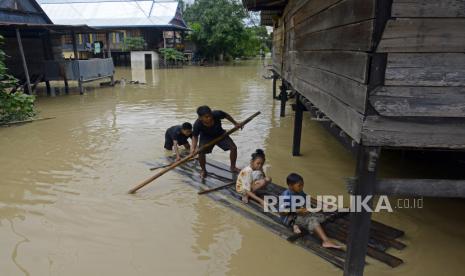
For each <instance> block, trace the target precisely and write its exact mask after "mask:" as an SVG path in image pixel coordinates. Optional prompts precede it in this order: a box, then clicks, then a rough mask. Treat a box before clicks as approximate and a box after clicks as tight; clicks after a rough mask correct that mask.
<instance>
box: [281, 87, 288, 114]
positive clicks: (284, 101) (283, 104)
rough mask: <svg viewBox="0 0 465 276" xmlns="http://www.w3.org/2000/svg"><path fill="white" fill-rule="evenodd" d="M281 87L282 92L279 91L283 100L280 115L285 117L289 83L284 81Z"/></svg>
mask: <svg viewBox="0 0 465 276" xmlns="http://www.w3.org/2000/svg"><path fill="white" fill-rule="evenodd" d="M279 88H280V90H281V93H279V98H280V100H281V112H280V116H281V117H285V116H286V102H287V84H286V82H284V81H283V83H282V85H281V86H280V87H279Z"/></svg>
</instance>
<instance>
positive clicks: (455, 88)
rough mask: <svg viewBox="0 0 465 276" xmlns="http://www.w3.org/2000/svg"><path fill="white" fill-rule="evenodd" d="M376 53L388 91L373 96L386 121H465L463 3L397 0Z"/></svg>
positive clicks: (384, 89) (452, 0) (375, 104)
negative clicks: (382, 62)
mask: <svg viewBox="0 0 465 276" xmlns="http://www.w3.org/2000/svg"><path fill="white" fill-rule="evenodd" d="M391 16H392V18H391V19H390V20H389V21H388V22H387V26H386V29H385V30H384V33H383V35H382V38H381V42H380V44H379V46H378V48H377V52H380V53H387V67H386V76H385V83H384V84H385V87H382V88H380V89H378V90H376V91H375V92H374V93H373V95H371V96H370V102H371V104H372V105H373V106H374V107H375V109H376V110H377V111H378V113H379V114H380V115H383V116H396V117H402V116H415V117H459V118H464V117H465V93H464V89H465V66H464V64H465V0H393V4H392V13H391Z"/></svg>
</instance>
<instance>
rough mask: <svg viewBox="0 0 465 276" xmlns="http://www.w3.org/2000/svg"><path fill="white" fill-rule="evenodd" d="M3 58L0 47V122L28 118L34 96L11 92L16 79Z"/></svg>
mask: <svg viewBox="0 0 465 276" xmlns="http://www.w3.org/2000/svg"><path fill="white" fill-rule="evenodd" d="M0 45H3V37H2V36H0ZM5 58H6V54H5V52H4V51H3V50H1V49H0V122H1V123H4V122H11V121H21V120H26V119H29V118H31V117H33V116H34V115H35V110H34V101H35V97H34V96H30V95H26V94H24V93H23V92H22V91H16V92H11V91H12V89H13V88H14V87H15V86H16V85H17V82H18V81H17V80H16V79H15V78H14V77H13V76H11V75H10V74H8V69H7V68H6V66H5Z"/></svg>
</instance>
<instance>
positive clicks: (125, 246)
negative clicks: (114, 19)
mask: <svg viewBox="0 0 465 276" xmlns="http://www.w3.org/2000/svg"><path fill="white" fill-rule="evenodd" d="M144 73H146V74H144V75H145V78H146V82H147V85H131V84H126V85H125V86H122V85H117V86H115V87H113V88H112V87H104V88H100V87H98V84H91V85H89V86H87V87H86V90H87V93H86V95H83V96H79V95H73V94H72V95H60V96H57V97H40V98H39V99H38V109H39V110H40V111H41V116H44V117H47V116H56V119H53V120H48V121H40V122H35V123H31V124H27V125H22V126H17V127H9V128H0V175H1V179H0V275H2V276H4V275H8V276H9V275H303V274H305V275H341V272H340V270H338V269H336V268H334V267H333V266H332V265H330V264H328V263H326V262H325V261H323V260H322V259H320V258H319V257H317V256H315V255H312V254H310V253H308V252H307V251H304V250H303V249H301V248H298V247H295V246H293V245H291V244H289V243H288V242H286V241H284V240H282V239H280V238H278V237H277V236H275V235H274V234H272V233H270V232H268V231H267V230H266V229H264V228H262V227H261V226H259V225H257V224H255V223H254V222H253V221H250V220H248V219H245V218H243V217H241V216H240V215H238V214H236V213H234V212H233V211H231V210H229V209H227V208H225V207H222V206H220V205H219V204H217V203H215V202H214V201H212V200H211V199H209V198H208V197H202V196H198V195H197V194H196V191H195V190H194V189H193V188H191V187H190V186H188V185H186V184H185V183H183V178H182V177H181V176H180V175H178V174H176V173H168V174H166V175H165V176H163V178H161V179H159V180H158V181H157V182H155V183H152V184H151V185H149V186H147V187H146V188H144V189H143V190H141V191H140V192H139V193H138V194H136V195H128V194H126V192H127V190H128V189H129V188H131V187H132V186H134V185H135V184H137V183H138V182H139V181H141V180H144V179H145V178H147V177H149V176H150V175H151V173H150V172H149V171H148V168H149V165H148V164H147V162H157V161H158V160H159V159H160V158H162V157H163V156H165V153H164V151H163V150H162V146H163V139H164V131H165V129H166V128H167V127H169V126H171V125H174V124H179V123H182V122H184V121H193V120H194V119H195V108H196V107H197V106H199V105H203V104H208V105H210V106H212V107H214V108H217V109H223V110H225V111H228V112H229V113H230V114H231V115H232V116H233V117H235V118H237V119H238V120H240V119H243V118H245V117H247V116H248V115H249V114H252V113H253V112H255V111H257V110H260V111H262V113H263V114H262V115H261V116H260V117H258V118H257V119H256V120H254V121H253V122H252V123H250V125H248V126H247V127H246V129H245V130H244V131H242V132H240V133H237V134H235V135H234V136H233V138H234V140H235V141H236V142H237V144H238V145H239V165H240V166H244V165H246V164H247V162H248V158H249V154H250V153H251V152H252V151H253V150H255V149H256V148H264V149H265V150H266V152H267V162H268V164H270V165H271V170H270V174H271V176H272V177H273V179H274V180H275V181H276V182H280V183H283V180H284V178H285V176H286V175H287V174H288V173H289V172H291V171H295V172H298V173H301V174H302V175H303V176H304V177H305V179H306V187H305V190H306V191H307V192H308V193H312V194H345V185H344V178H345V177H348V176H352V175H353V172H354V160H353V158H352V157H351V155H350V154H349V153H348V152H347V151H345V150H344V149H343V148H342V146H341V145H339V144H338V142H337V141H335V140H334V139H333V138H332V137H331V136H330V135H329V134H328V133H327V132H325V131H324V130H323V129H322V128H320V127H319V126H318V124H317V123H316V122H314V121H311V120H310V119H309V118H308V117H307V116H305V121H304V132H303V141H302V155H303V156H301V157H292V156H291V154H290V152H291V143H292V125H293V117H292V112H291V111H290V108H289V106H288V112H287V117H286V118H279V103H278V102H274V101H273V100H272V98H271V81H270V80H265V79H263V78H262V75H263V74H265V71H264V69H263V65H262V64H261V63H259V62H253V63H245V64H240V65H235V66H225V67H210V68H201V67H187V68H183V69H170V70H154V71H153V72H152V71H150V70H149V71H147V72H144ZM136 74H141V73H140V72H138V73H137V72H136ZM117 75H118V77H117V79H119V78H121V77H124V78H126V79H128V80H130V79H131V78H132V74H131V71H130V70H129V69H118V71H117ZM139 77H140V76H139ZM227 127H230V125H229V124H228V125H227ZM212 157H213V158H215V159H218V160H227V158H228V156H227V154H225V153H223V152H221V151H218V150H215V151H214V154H213V156H212ZM396 165H398V164H396V162H394V161H391V162H388V163H387V164H385V166H383V172H382V173H383V174H394V173H395V172H396V171H402V170H405V168H407V165H405V166H404V165H402V166H401V167H400V168H399V166H396ZM419 170H421V168H419ZM463 210H465V206H464V203H463V201H460V200H439V199H434V200H431V199H425V202H424V208H423V209H421V210H419V209H414V210H413V209H410V210H406V209H403V210H396V211H395V212H394V213H392V214H387V213H383V214H376V215H375V218H376V219H378V220H380V221H383V222H386V223H389V224H391V225H393V226H395V227H398V228H401V229H403V230H405V231H406V236H405V237H404V238H403V239H402V241H403V242H405V243H406V244H407V246H408V247H407V248H406V249H405V250H403V251H397V250H392V251H389V252H391V253H393V254H394V255H396V256H398V257H400V258H402V259H403V260H404V261H405V264H404V265H401V266H400V267H398V268H396V269H391V268H389V267H387V266H386V265H384V264H382V263H380V262H377V261H375V260H373V259H368V262H369V263H370V264H369V265H368V266H367V267H366V275H439V274H443V275H448V274H454V275H460V274H463V271H464V269H463V265H464V263H465V254H464V253H465V252H464V249H463V248H464V246H465V233H464V231H463V229H465V223H464V219H463V217H464V216H463Z"/></svg>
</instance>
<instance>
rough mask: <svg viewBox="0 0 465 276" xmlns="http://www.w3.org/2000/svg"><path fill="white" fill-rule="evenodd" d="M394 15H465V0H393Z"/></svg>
mask: <svg viewBox="0 0 465 276" xmlns="http://www.w3.org/2000/svg"><path fill="white" fill-rule="evenodd" d="M392 17H465V0H440V1H439V0H393V2H392Z"/></svg>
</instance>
